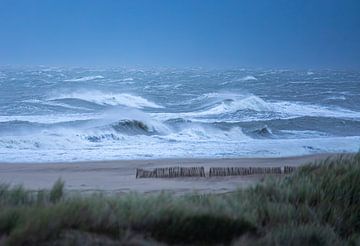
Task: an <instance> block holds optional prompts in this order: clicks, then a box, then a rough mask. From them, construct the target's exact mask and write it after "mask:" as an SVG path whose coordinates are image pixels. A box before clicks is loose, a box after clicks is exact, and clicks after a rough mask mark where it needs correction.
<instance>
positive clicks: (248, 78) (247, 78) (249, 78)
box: [237, 75, 257, 81]
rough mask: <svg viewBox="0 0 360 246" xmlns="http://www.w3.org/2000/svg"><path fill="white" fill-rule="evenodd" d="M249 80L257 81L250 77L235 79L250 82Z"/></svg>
mask: <svg viewBox="0 0 360 246" xmlns="http://www.w3.org/2000/svg"><path fill="white" fill-rule="evenodd" d="M250 80H257V78H256V77H255V76H252V75H247V76H245V77H242V78H239V79H237V81H250Z"/></svg>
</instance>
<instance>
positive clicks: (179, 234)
mask: <svg viewBox="0 0 360 246" xmlns="http://www.w3.org/2000/svg"><path fill="white" fill-rule="evenodd" d="M100 243H101V245H119V244H129V245H141V244H143V245H158V244H160V243H162V244H176V243H178V244H201V245H211V244H226V245H227V244H233V245H302V246H303V245H344V244H345V245H360V154H357V155H354V156H339V157H337V158H331V159H327V160H324V161H321V162H318V163H312V164H308V165H306V166H303V167H301V168H299V169H298V170H297V171H295V172H294V173H293V174H291V175H288V176H282V177H269V178H267V179H265V180H264V181H263V182H261V183H259V184H258V185H256V186H254V187H250V188H247V189H239V190H238V191H236V192H232V193H228V194H206V195H204V194H189V195H184V196H174V195H171V194H168V193H160V194H156V195H155V194H153V195H143V194H137V193H130V194H127V195H121V196H118V195H105V194H101V193H97V194H92V195H89V194H82V193H77V194H74V193H67V192H64V183H63V182H62V181H61V180H59V181H58V182H56V183H55V184H54V186H53V188H52V189H51V190H50V191H48V190H42V191H37V192H33V191H28V190H26V189H24V188H23V187H21V186H18V187H10V186H8V185H4V184H3V185H0V244H5V245H99V244H100Z"/></svg>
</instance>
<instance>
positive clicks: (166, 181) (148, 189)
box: [0, 154, 337, 194]
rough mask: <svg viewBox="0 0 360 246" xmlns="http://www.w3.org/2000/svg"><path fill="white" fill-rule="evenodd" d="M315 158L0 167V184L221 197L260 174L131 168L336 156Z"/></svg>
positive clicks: (283, 160) (305, 159) (288, 160)
mask: <svg viewBox="0 0 360 246" xmlns="http://www.w3.org/2000/svg"><path fill="white" fill-rule="evenodd" d="M336 155H337V154H315V155H304V156H294V157H279V158H226V159H214V158H213V159H200V158H199V159H195V158H194V159H191V158H188V159H149V160H116V161H96V162H95V161H94V162H91V161H89V162H66V163H65V162H63V163H60V162H59V163H0V182H1V183H7V184H11V185H23V186H24V187H25V188H27V189H30V190H39V189H49V188H51V187H52V185H53V184H54V182H55V181H56V180H57V179H59V178H61V179H62V180H63V181H65V189H66V190H68V191H82V192H97V191H101V192H108V193H119V194H121V193H128V192H139V193H153V192H160V191H168V192H170V193H175V194H184V193H189V192H199V193H226V192H231V191H234V190H236V189H238V188H242V187H247V186H249V185H253V184H256V183H257V182H258V181H260V180H261V179H262V178H263V177H264V175H249V176H228V177H211V178H209V177H207V178H195V177H194V178H193V177H189V178H141V179H136V177H135V172H136V168H144V169H149V170H150V169H153V168H157V167H175V166H181V167H199V166H203V167H204V168H205V171H206V172H208V170H209V168H210V167H282V166H300V165H303V164H308V163H309V162H313V161H317V160H321V159H325V158H328V157H332V156H336Z"/></svg>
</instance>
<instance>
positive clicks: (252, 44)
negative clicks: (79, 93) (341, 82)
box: [0, 0, 360, 69]
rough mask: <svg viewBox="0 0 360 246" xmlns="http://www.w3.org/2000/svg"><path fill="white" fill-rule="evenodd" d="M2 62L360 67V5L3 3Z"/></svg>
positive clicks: (353, 1) (117, 0)
mask: <svg viewBox="0 0 360 246" xmlns="http://www.w3.org/2000/svg"><path fill="white" fill-rule="evenodd" d="M0 65H50V66H125V67H131V66H145V67H146V66H150V67H212V68H223V67H248V68H305V69H308V68H345V69H360V1H359V0H234V1H232V0H217V1H215V0H61V1H55V0H22V1H21V0H0Z"/></svg>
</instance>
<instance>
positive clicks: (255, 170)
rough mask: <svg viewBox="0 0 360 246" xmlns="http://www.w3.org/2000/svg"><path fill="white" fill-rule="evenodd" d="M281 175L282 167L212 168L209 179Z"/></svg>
mask: <svg viewBox="0 0 360 246" xmlns="http://www.w3.org/2000/svg"><path fill="white" fill-rule="evenodd" d="M281 173H282V170H281V167H211V168H210V171H209V177H214V176H245V175H253V174H281Z"/></svg>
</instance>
